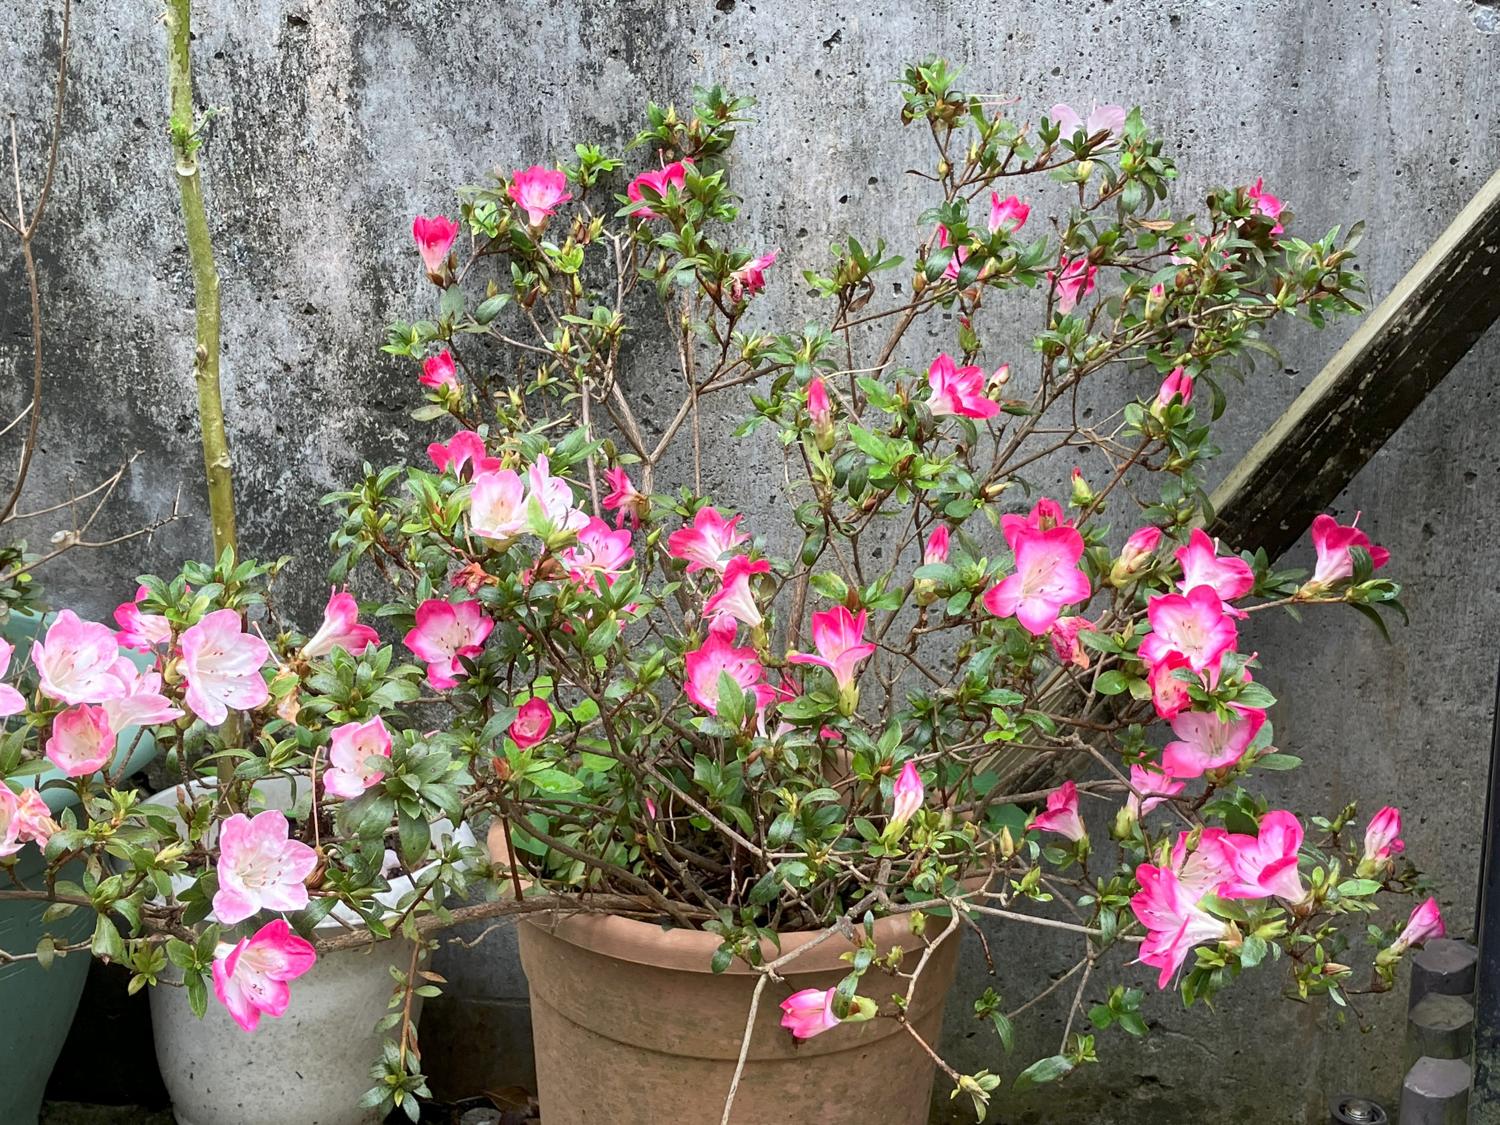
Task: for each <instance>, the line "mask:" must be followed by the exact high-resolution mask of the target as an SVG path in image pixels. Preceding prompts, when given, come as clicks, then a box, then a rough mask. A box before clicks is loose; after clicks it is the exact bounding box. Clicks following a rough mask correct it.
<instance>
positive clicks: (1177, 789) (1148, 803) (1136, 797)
mask: <svg viewBox="0 0 1500 1125" xmlns="http://www.w3.org/2000/svg"><path fill="white" fill-rule="evenodd" d="M1130 788H1131V789H1132V790H1133V792H1132V793H1131V794H1130V796H1129V797H1127V798H1125V807H1126V808H1128V809H1129V810H1130V811H1131V813H1132V814H1133V815H1134V816H1136V817H1137V818H1139V817H1143V816H1145V815H1146V814H1147V813H1149V812H1150V811H1151V810H1152V809H1154V808H1156V806H1157V805H1159V804H1161V803H1162V802H1163V801H1165V800H1166V799H1167V798H1168V797H1175V796H1177V794H1179V793H1181V792H1182V791H1183V790H1184V789H1186V788H1187V782H1185V781H1178V780H1177V779H1176V778H1174V777H1172V776H1171V775H1170V774H1166V773H1163V772H1162V771H1161V770H1159V769H1155V768H1152V767H1149V766H1143V765H1140V764H1139V763H1135V764H1132V765H1131V767H1130Z"/></svg>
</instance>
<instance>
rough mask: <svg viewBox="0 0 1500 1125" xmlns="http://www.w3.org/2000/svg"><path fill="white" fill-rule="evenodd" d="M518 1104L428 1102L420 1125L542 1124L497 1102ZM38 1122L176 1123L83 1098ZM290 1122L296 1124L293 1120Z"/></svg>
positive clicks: (47, 1109) (401, 1117) (401, 1119)
mask: <svg viewBox="0 0 1500 1125" xmlns="http://www.w3.org/2000/svg"><path fill="white" fill-rule="evenodd" d="M496 1101H499V1102H501V1103H502V1104H505V1105H511V1106H514V1105H515V1104H516V1102H517V1101H518V1099H516V1098H514V1097H511V1096H509V1092H507V1094H506V1095H505V1096H501V1097H497V1098H496V1099H495V1100H494V1101H492V1100H491V1099H489V1098H467V1099H465V1100H464V1101H461V1102H455V1103H453V1104H451V1105H439V1104H437V1103H435V1102H426V1103H423V1105H422V1118H421V1120H420V1121H419V1122H418V1125H541V1117H540V1116H539V1115H538V1113H537V1109H536V1103H535V1102H534V1101H532V1100H530V1099H526V1101H525V1103H524V1108H519V1109H518V1108H507V1109H499V1108H496V1104H495V1102H496ZM38 1125H173V1121H172V1113H171V1111H170V1110H165V1109H145V1108H143V1107H141V1106H134V1105H86V1104H84V1103H83V1102H48V1103H46V1104H45V1105H44V1106H42V1114H41V1117H40V1118H39V1121H38ZM287 1125H293V1123H292V1122H291V1121H290V1120H289V1121H288V1123H287ZM386 1125H411V1119H410V1118H409V1117H407V1116H406V1114H405V1113H403V1112H401V1111H400V1110H397V1111H396V1112H395V1113H393V1114H391V1115H390V1116H389V1117H387V1118H386Z"/></svg>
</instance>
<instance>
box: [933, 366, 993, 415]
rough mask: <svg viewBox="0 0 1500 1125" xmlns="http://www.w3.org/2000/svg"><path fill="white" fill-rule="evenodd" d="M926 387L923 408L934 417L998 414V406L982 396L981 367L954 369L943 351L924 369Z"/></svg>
mask: <svg viewBox="0 0 1500 1125" xmlns="http://www.w3.org/2000/svg"><path fill="white" fill-rule="evenodd" d="M927 385H928V386H929V387H930V388H932V394H931V395H930V396H929V397H928V399H927V409H929V410H930V411H932V413H933V416H934V417H939V418H941V417H944V416H946V415H956V416H958V417H960V418H993V417H994V416H995V415H996V414H998V413H999V412H1000V404H999V403H998V402H996V401H995V400H994V399H992V398H989V397H987V396H986V395H985V393H984V392H985V386H986V380H985V375H984V368H982V367H958V366H956V365H955V364H954V362H953V358H952V357H951V356H949V355H948V354H947V353H946V352H945V353H943V354H941V355H939V356H938V357H937V358H936V359H935V360H933V361H932V364H931V366H929V367H928V368H927Z"/></svg>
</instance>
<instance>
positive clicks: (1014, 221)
mask: <svg viewBox="0 0 1500 1125" xmlns="http://www.w3.org/2000/svg"><path fill="white" fill-rule="evenodd" d="M1030 215H1031V206H1030V204H1027V203H1023V202H1021V200H1020V199H1019V198H1017V197H1016V196H1014V195H1012V196H1011V197H1010V198H1008V199H1001V198H1000V193H999V192H998V191H992V192H990V219H989V228H990V233H991V234H994V233H995V232H996V231H997V230H1000V229H1001V228H1002V227H1003V228H1005V231H1006V232H1007V233H1008V234H1015V233H1016V231H1018V230H1020V229H1021V228H1022V227H1024V226H1025V225H1026V220H1027V218H1028V217H1029V216H1030Z"/></svg>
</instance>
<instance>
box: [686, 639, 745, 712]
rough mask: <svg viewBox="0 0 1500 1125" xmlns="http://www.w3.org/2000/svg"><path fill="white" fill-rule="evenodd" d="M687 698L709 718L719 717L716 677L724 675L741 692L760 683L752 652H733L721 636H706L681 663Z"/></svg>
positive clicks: (730, 643)
mask: <svg viewBox="0 0 1500 1125" xmlns="http://www.w3.org/2000/svg"><path fill="white" fill-rule="evenodd" d="M683 671H684V674H685V676H686V679H687V682H686V683H685V684H683V689H684V690H685V691H686V692H687V696H688V698H689V699H691V700H692V701H693V702H694V703H696V704H697V705H698V706H699V707H702V708H703V709H704V710H705V711H707V712H708V713H709V714H710V715H717V714H718V713H719V676H720V674H721V673H722V674H725V675H728V677H729V678H730V679H731V680H733V681H734V682H735V683H737V684H739V686H740V688H741V690H749V689H750V688H752V687H754V686H755V685H756V684H757V683H759V682H760V677H761V672H762V668H761V666H760V661H759V660H757V659H756V656H755V650H754V649H753V648H735V647H734V644H733V642H731V641H729V640H726V639H725V637H724V635H723V634H722V633H718V632H710V633H709V634H708V639H707V640H706V641H704V642H703V645H702V647H700V648H697V649H694V650H693V651H692V652H690V653H688V654H687V656H686V658H685V659H684V661H683Z"/></svg>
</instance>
